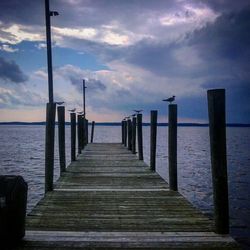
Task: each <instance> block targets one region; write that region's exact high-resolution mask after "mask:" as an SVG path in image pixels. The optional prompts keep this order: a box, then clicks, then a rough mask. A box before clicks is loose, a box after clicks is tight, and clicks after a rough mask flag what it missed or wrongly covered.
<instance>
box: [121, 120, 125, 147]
mask: <svg viewBox="0 0 250 250" xmlns="http://www.w3.org/2000/svg"><path fill="white" fill-rule="evenodd" d="M121 130H122V131H121V132H122V144H123V145H124V121H121Z"/></svg>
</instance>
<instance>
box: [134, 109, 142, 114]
mask: <svg viewBox="0 0 250 250" xmlns="http://www.w3.org/2000/svg"><path fill="white" fill-rule="evenodd" d="M133 111H135V112H136V113H137V114H139V113H140V112H142V111H143V110H142V109H140V110H136V109H134V110H133Z"/></svg>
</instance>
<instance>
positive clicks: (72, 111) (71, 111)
mask: <svg viewBox="0 0 250 250" xmlns="http://www.w3.org/2000/svg"><path fill="white" fill-rule="evenodd" d="M68 111H69V112H70V113H74V112H76V108H74V109H69V110H68Z"/></svg>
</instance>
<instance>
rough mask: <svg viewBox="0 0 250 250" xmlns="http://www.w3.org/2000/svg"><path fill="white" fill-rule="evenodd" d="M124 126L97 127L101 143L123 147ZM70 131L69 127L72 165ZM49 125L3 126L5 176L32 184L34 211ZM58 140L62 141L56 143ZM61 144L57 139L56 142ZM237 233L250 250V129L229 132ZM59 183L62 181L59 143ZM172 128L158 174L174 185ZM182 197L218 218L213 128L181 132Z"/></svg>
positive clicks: (161, 139) (161, 135) (0, 160)
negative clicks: (170, 147)
mask: <svg viewBox="0 0 250 250" xmlns="http://www.w3.org/2000/svg"><path fill="white" fill-rule="evenodd" d="M120 131H121V128H120V127H106V126H96V128H95V138H94V141H95V142H120V140H121V134H120ZM149 133H150V128H149V127H144V128H143V136H144V138H143V139H144V142H143V143H144V156H145V161H146V162H147V163H149ZM69 135H70V129H69V127H68V126H67V127H66V138H67V140H66V148H67V164H69V159H70V155H69V153H70V140H69V138H70V137H69ZM44 136H45V127H44V126H4V125H3V126H0V138H1V148H0V166H1V167H0V174H15V175H17V174H19V175H22V176H23V177H24V178H25V180H26V181H27V182H28V184H29V194H28V211H30V210H31V209H32V208H33V207H34V205H35V204H36V203H37V202H38V201H39V200H40V198H41V197H42V196H43V192H44ZM56 139H57V138H56ZM56 142H57V140H56ZM227 144H228V146H227V151H228V175H229V199H230V217H231V234H232V235H233V236H234V237H235V238H237V240H239V241H240V242H242V243H244V246H245V249H250V197H249V196H250V192H249V191H250V152H249V149H250V128H228V129H227ZM55 149H56V150H55V179H57V178H58V176H59V164H58V151H57V143H56V148H55ZM167 151H168V150H167V128H166V127H159V128H158V138H157V172H158V173H159V174H160V175H161V176H162V177H163V178H164V179H166V180H168V170H167V162H168V155H167ZM178 181H179V189H180V192H181V193H182V194H183V195H184V196H185V197H187V199H188V200H189V201H190V202H191V203H192V204H194V205H195V206H196V207H198V208H200V209H201V210H202V211H203V212H204V213H206V214H208V215H209V216H212V213H213V206H212V199H213V197H212V186H211V182H212V181H211V170H210V151H209V137H208V128H204V127H202V128H200V127H180V128H178Z"/></svg>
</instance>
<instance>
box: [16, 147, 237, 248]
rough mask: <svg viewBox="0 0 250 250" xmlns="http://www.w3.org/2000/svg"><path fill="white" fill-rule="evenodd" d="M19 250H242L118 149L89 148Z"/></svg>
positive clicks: (33, 217)
mask: <svg viewBox="0 0 250 250" xmlns="http://www.w3.org/2000/svg"><path fill="white" fill-rule="evenodd" d="M18 249H19V250H21V249H29V250H32V249H37V250H45V249H71V250H74V249H239V248H238V245H237V243H236V242H235V241H234V240H233V239H232V238H231V237H230V236H228V235H219V234H216V233H214V223H213V221H212V220H210V219H208V218H207V217H205V216H204V215H203V214H202V213H201V212H200V211H198V210H197V209H196V208H194V207H193V206H192V205H191V204H190V203H189V202H188V201H187V200H186V199H185V198H184V197H183V196H182V195H180V194H179V193H178V192H177V191H170V190H169V188H168V184H167V183H166V182H165V181H164V180H163V179H162V178H161V177H160V176H159V175H158V174H157V173H156V172H152V171H151V170H150V168H149V166H147V165H146V164H145V163H144V162H143V161H140V160H138V158H137V156H136V155H135V154H132V153H131V151H129V150H128V149H127V148H126V147H124V146H123V145H122V144H119V143H108V144H107V143H100V144H99V143H93V144H88V145H87V146H86V147H85V149H84V150H83V151H82V153H81V154H80V155H79V156H78V157H77V159H76V161H73V162H72V163H71V164H70V165H69V167H68V168H67V169H66V172H63V173H62V174H61V177H60V178H59V180H58V181H57V182H56V183H55V185H54V190H53V191H50V192H47V193H46V195H45V197H44V198H43V199H42V200H41V201H40V202H39V203H38V204H37V206H36V207H35V208H34V209H33V210H32V212H31V213H30V214H29V215H28V216H27V220H26V236H25V238H24V239H23V241H22V243H21V246H20V247H19V248H18Z"/></svg>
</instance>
